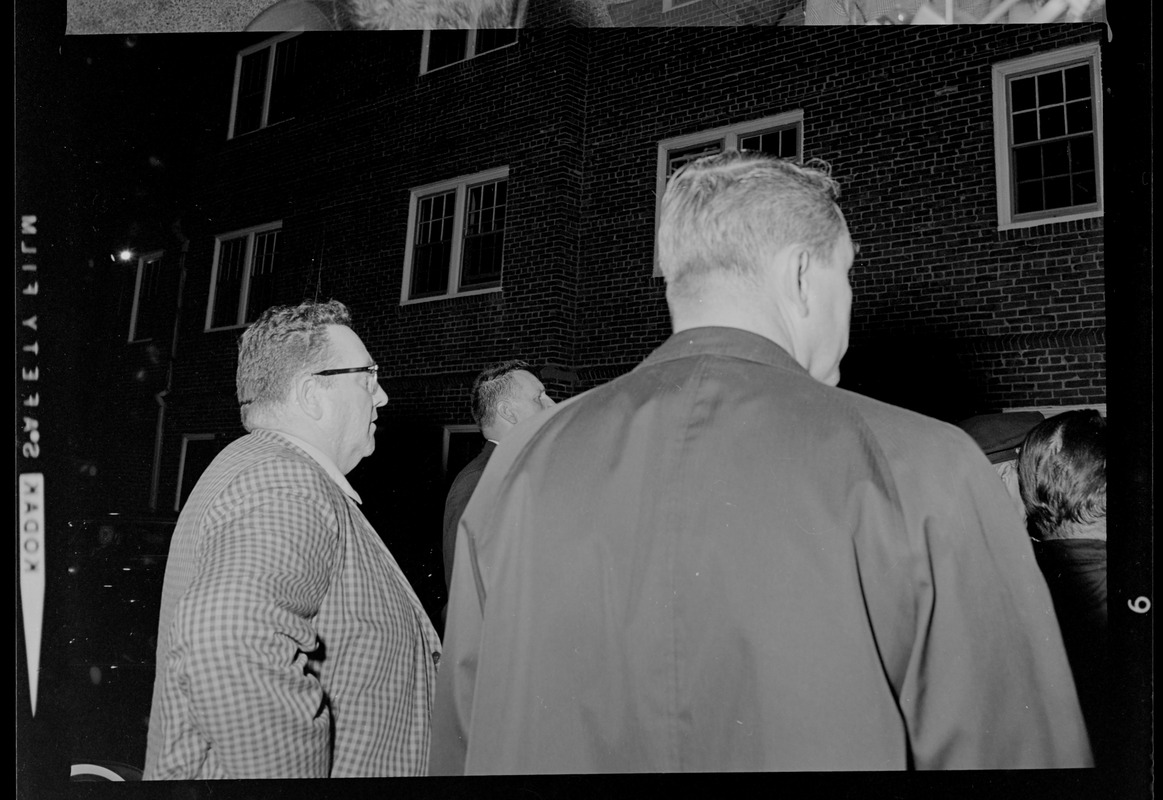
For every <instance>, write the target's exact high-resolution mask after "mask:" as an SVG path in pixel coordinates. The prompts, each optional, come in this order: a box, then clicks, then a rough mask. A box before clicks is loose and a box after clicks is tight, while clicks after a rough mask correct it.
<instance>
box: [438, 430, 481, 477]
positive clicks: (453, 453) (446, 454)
mask: <svg viewBox="0 0 1163 800" xmlns="http://www.w3.org/2000/svg"><path fill="white" fill-rule="evenodd" d="M442 444H443V447H442V448H441V454H440V466H441V471H442V472H443V473H444V484H445V487H446V489H447V487H449V486H451V485H452V482H453V480H455V479H456V476H457V475H459V474H460V471H461V470H462V469H464V468H465V467H466V466H467V465H468V462H470V461H472V460H473V459H474V458H476V457H477V456H478V455H480V452H481V450H483V449H484V446H485V437H483V436H481V429H480V428H478V427H477V426H476V425H445V426H444V436H443V443H442Z"/></svg>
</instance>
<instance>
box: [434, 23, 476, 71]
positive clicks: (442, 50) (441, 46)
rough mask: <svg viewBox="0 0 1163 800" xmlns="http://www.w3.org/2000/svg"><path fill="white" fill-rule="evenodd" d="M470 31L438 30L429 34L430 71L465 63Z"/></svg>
mask: <svg viewBox="0 0 1163 800" xmlns="http://www.w3.org/2000/svg"><path fill="white" fill-rule="evenodd" d="M467 48H468V31H463V30H437V31H429V32H428V67H427V69H428V70H434V69H436V68H437V67H443V66H445V65H446V64H452V63H454V62H456V61H463V60H464V58H465V56H466V55H467V52H468V50H467Z"/></svg>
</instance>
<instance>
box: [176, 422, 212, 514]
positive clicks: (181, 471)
mask: <svg viewBox="0 0 1163 800" xmlns="http://www.w3.org/2000/svg"><path fill="white" fill-rule="evenodd" d="M215 438H216V437H215V434H213V433H183V434H182V449H181V452H180V454H179V455H178V486H177V488H176V489H174V511H181V510H182V483H183V481H185V479H186V450H187V448H188V447H189V444H190V442H211V441H214V439H215Z"/></svg>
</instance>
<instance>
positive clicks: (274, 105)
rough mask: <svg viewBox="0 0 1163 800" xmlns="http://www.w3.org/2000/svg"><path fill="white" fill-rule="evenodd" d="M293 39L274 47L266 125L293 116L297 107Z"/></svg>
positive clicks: (296, 52) (296, 51)
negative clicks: (273, 63)
mask: <svg viewBox="0 0 1163 800" xmlns="http://www.w3.org/2000/svg"><path fill="white" fill-rule="evenodd" d="M300 39H301V37H298V36H296V37H294V38H292V39H287V40H286V41H282V42H279V43H278V44H276V45H275V65H274V71H273V74H272V75H271V102H270V109H269V110H268V112H267V124H268V125H273V124H274V123H276V122H282V121H283V120H285V119H290V118H291V117H293V116H295V112H296V111H298V107H299V80H298V74H299V70H298V61H299V41H300Z"/></svg>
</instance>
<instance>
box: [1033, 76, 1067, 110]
mask: <svg viewBox="0 0 1163 800" xmlns="http://www.w3.org/2000/svg"><path fill="white" fill-rule="evenodd" d="M1063 99H1064V98H1063V94H1062V72H1061V70H1055V71H1054V72H1047V73H1044V74H1042V75H1039V76H1038V105H1040V106H1047V105H1050V104H1051V103H1061V102H1062V100H1063Z"/></svg>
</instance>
